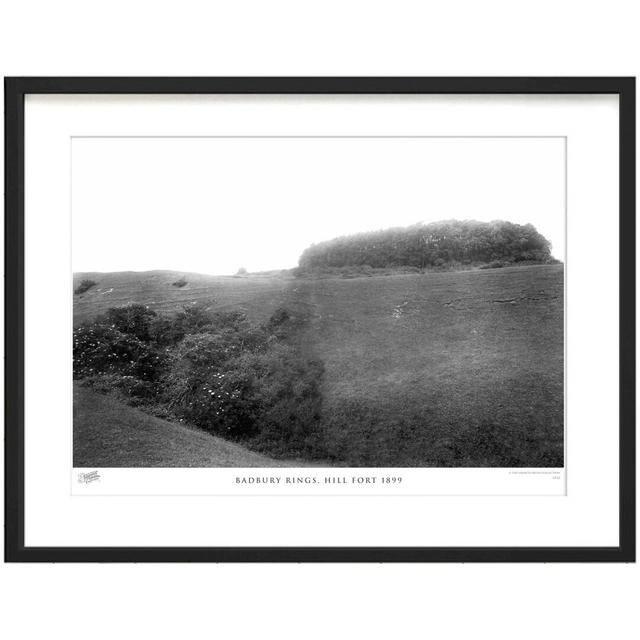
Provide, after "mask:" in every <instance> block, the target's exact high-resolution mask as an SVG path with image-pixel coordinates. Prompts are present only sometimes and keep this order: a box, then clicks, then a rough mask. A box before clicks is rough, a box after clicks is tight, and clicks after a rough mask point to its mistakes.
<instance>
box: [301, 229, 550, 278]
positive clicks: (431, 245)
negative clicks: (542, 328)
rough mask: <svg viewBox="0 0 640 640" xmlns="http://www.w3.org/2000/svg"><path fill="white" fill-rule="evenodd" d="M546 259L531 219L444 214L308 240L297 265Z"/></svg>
mask: <svg viewBox="0 0 640 640" xmlns="http://www.w3.org/2000/svg"><path fill="white" fill-rule="evenodd" d="M497 260H504V261H507V262H522V261H537V262H547V261H550V260H552V258H551V252H550V243H549V241H548V240H547V239H546V238H545V237H544V236H542V235H541V234H540V233H538V231H537V230H536V229H535V227H534V226H533V225H531V224H526V225H519V224H514V223H512V222H505V221H501V220H496V221H493V222H477V221H474V220H464V221H459V220H449V221H445V222H433V223H430V224H416V225H413V226H410V227H395V228H392V229H384V230H381V231H370V232H367V233H358V234H355V235H352V236H343V237H340V238H335V239H333V240H329V241H327V242H321V243H319V244H314V245H311V246H310V247H309V248H307V249H306V250H305V251H304V252H303V254H302V256H301V257H300V262H299V264H300V268H301V269H303V270H314V269H323V268H330V267H345V266H362V265H368V266H370V267H374V268H380V267H399V266H410V267H417V268H420V269H424V268H428V267H443V266H446V265H450V264H455V263H460V264H474V263H475V264H479V263H489V262H493V261H497Z"/></svg>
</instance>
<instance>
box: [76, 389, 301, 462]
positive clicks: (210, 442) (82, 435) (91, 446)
mask: <svg viewBox="0 0 640 640" xmlns="http://www.w3.org/2000/svg"><path fill="white" fill-rule="evenodd" d="M140 460H144V461H145V464H144V466H146V467H276V466H278V467H282V466H287V465H292V466H293V465H295V466H304V464H305V463H304V462H299V461H288V462H287V461H282V460H277V461H276V460H273V459H272V458H268V457H267V456H263V455H260V454H258V453H254V452H253V451H248V450H247V449H245V448H244V447H241V446H240V445H237V444H235V443H233V442H227V441H226V440H223V439H222V438H216V437H215V436H212V435H209V434H208V433H205V432H204V431H200V430H198V429H192V428H190V427H187V426H184V425H181V424H176V423H174V422H168V421H166V420H160V419H159V418H155V417H154V416H150V415H147V414H146V413H143V412H142V411H138V410H137V409H134V408H133V407H129V406H127V405H124V404H122V403H120V402H118V401H117V400H115V399H114V398H111V397H108V396H103V395H100V394H97V393H95V392H93V391H91V390H90V389H85V388H82V387H74V393H73V466H74V467H138V466H140Z"/></svg>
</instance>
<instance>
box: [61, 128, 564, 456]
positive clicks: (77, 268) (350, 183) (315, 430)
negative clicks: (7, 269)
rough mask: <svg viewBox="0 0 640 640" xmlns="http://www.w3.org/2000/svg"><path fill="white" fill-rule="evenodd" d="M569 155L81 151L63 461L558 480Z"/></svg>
mask: <svg viewBox="0 0 640 640" xmlns="http://www.w3.org/2000/svg"><path fill="white" fill-rule="evenodd" d="M566 162H567V158H566V139H565V137H563V136H522V137H519V136H498V137H491V136H478V137H464V136H458V137H447V136H441V137H430V136H331V135H327V136H211V137H207V136H202V137H198V136H193V137H189V136H185V137H180V136H176V137H171V136H168V137H162V136H157V137H154V136H148V137H145V136H140V137H136V136H103V137H101V136H95V137H92V136H84V137H83V136H77V137H74V138H73V139H72V140H71V224H72V267H73V378H74V384H73V466H74V467H76V468H86V469H100V468H114V467H129V468H137V467H200V468H217V467H229V468H243V469H244V468H252V467H255V468H260V467H294V468H298V469H299V468H304V467H315V468H324V467H351V468H353V467H369V468H391V467H404V468H409V467H413V468H422V467H424V468H427V467H435V468H438V467H442V468H453V467H465V468H474V467H489V468H551V469H561V468H563V466H564V461H565V453H564V448H565V419H564V415H565V413H564V406H565V402H564V400H565V397H564V395H565V394H564V388H565V386H564V385H565V376H564V368H565V330H564V327H565V313H564V308H565V306H564V298H565V296H564V287H565V278H564V274H565V260H566V256H565V245H566V237H565V229H566Z"/></svg>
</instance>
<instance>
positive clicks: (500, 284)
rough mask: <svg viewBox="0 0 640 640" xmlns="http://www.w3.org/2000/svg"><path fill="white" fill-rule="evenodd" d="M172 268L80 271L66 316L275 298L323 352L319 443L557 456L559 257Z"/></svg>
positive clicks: (227, 305)
mask: <svg viewBox="0 0 640 640" xmlns="http://www.w3.org/2000/svg"><path fill="white" fill-rule="evenodd" d="M182 275H183V274H177V273H175V272H147V273H115V274H77V276H76V278H77V281H80V280H81V279H82V278H91V279H92V280H95V281H96V282H97V285H96V286H95V287H94V288H92V289H91V290H89V291H88V292H86V293H84V294H82V295H79V296H75V297H74V298H75V305H74V317H75V320H76V321H81V320H84V319H89V318H92V317H94V316H95V315H96V314H97V313H99V312H102V311H104V310H106V309H107V308H108V307H112V306H118V305H122V304H126V303H129V302H139V303H143V304H145V305H149V306H150V308H152V309H154V310H156V311H158V312H160V313H168V312H171V311H173V310H177V309H179V308H180V307H181V306H182V305H184V304H191V303H193V302H196V301H206V302H207V303H210V306H211V308H212V309H213V310H222V309H231V308H240V309H243V310H245V311H246V312H247V314H248V316H249V317H250V318H251V319H252V320H254V321H262V320H264V319H266V318H267V317H268V316H269V315H270V314H271V313H272V312H273V310H274V309H276V308H277V307H279V306H288V307H290V308H294V309H298V310H303V311H304V313H305V316H306V317H308V318H309V322H308V324H307V326H306V328H305V329H304V332H303V333H302V334H301V335H300V336H299V338H298V340H299V346H300V347H301V348H302V349H304V350H305V351H307V352H308V353H310V354H312V355H313V357H315V358H318V359H320V360H322V361H323V363H324V366H325V372H326V373H325V377H324V383H323V398H324V400H323V415H324V423H325V426H324V428H325V430H326V440H327V442H328V443H329V452H328V453H329V455H330V457H333V458H334V459H335V460H336V461H337V462H340V461H345V462H348V463H349V464H353V465H363V466H367V465H371V466H378V465H389V466H421V465H435V466H464V465H467V466H487V465H496V464H500V465H502V466H560V465H562V457H563V375H564V374H563V371H564V363H563V352H564V347H563V345H564V339H563V325H564V323H563V289H564V285H563V265H535V266H527V267H508V268H503V269H495V270H478V271H466V272H465V271H459V272H445V273H433V272H432V273H427V274H403V275H389V276H380V277H378V276H374V277H369V278H353V279H344V278H326V279H294V278H292V277H291V276H288V275H287V276H245V277H238V278H236V277H213V276H202V275H193V274H185V278H186V280H187V281H188V284H187V285H186V286H185V287H183V288H176V287H173V286H172V284H171V283H172V282H174V281H175V280H177V279H178V278H179V277H180V276H182Z"/></svg>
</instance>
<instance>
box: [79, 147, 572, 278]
mask: <svg viewBox="0 0 640 640" xmlns="http://www.w3.org/2000/svg"><path fill="white" fill-rule="evenodd" d="M72 154H73V155H72V162H73V165H72V215H73V270H74V271H76V272H77V271H124V270H135V271H142V270H148V269H173V270H177V271H195V272H201V273H211V274H232V273H235V272H236V271H237V270H238V268H239V267H245V268H246V269H248V270H249V271H259V270H266V269H279V268H289V267H294V266H295V265H296V264H297V261H298V257H299V256H300V253H301V252H302V251H303V250H304V249H305V248H306V247H307V246H309V245H310V244H312V243H313V242H319V241H322V240H328V239H330V238H333V237H335V236H339V235H345V234H350V233H357V232H359V231H367V230H374V229H382V228H386V227H391V226H405V225H410V224H414V223H416V222H421V221H424V222H433V221H437V220H445V219H450V218H457V219H474V220H482V221H490V220H496V219H503V220H509V221H511V222H515V223H519V224H525V223H529V222H530V223H531V224H533V225H534V226H535V227H536V228H537V229H538V231H540V232H541V233H542V234H543V235H544V236H545V237H547V238H548V239H549V240H550V241H551V242H552V252H553V255H554V256H555V257H557V258H559V259H561V260H564V257H565V256H564V244H565V242H564V233H565V158H564V139H562V138H74V140H73V148H72Z"/></svg>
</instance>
